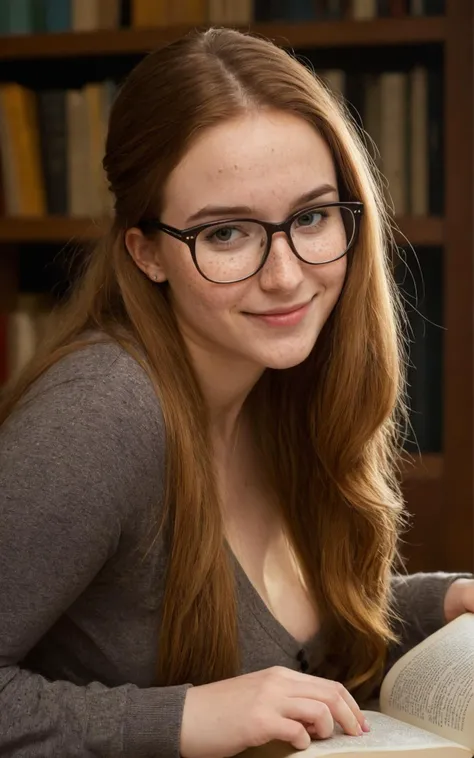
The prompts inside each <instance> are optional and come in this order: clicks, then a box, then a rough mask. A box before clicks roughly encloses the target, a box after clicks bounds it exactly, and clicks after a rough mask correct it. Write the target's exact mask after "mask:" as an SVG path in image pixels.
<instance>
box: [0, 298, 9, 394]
mask: <svg viewBox="0 0 474 758" xmlns="http://www.w3.org/2000/svg"><path fill="white" fill-rule="evenodd" d="M8 375H9V368H8V314H7V313H2V312H0V389H1V387H2V385H4V384H5V383H6V381H7V379H8Z"/></svg>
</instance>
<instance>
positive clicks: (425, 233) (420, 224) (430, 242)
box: [395, 216, 444, 247]
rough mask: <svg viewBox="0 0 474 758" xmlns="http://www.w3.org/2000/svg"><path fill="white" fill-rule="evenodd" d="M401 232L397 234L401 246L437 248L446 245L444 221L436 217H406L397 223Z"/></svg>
mask: <svg viewBox="0 0 474 758" xmlns="http://www.w3.org/2000/svg"><path fill="white" fill-rule="evenodd" d="M397 225H398V226H399V227H400V232H398V231H396V232H395V239H396V241H397V243H398V244H399V245H408V243H409V244H410V245H420V246H421V245H424V246H425V247H435V246H439V245H443V244H444V219H443V218H441V217H436V216H423V217H422V216H420V217H418V216H406V217H404V218H400V219H398V221H397Z"/></svg>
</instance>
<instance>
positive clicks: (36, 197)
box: [2, 83, 46, 216]
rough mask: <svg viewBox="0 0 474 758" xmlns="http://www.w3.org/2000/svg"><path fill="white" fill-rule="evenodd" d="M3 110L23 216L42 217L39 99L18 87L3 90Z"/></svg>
mask: <svg viewBox="0 0 474 758" xmlns="http://www.w3.org/2000/svg"><path fill="white" fill-rule="evenodd" d="M2 98H3V108H4V113H5V116H6V122H7V129H8V133H9V139H10V144H11V148H12V159H13V166H14V171H15V173H16V184H17V187H18V192H19V199H20V213H21V215H27V216H43V215H45V212H46V193H45V190H44V180H43V173H42V170H41V150H40V142H39V126H38V114H37V104H36V97H35V94H34V93H33V92H31V91H30V90H27V89H26V88H25V87H21V86H20V85H18V84H14V83H9V84H5V85H3V87H2Z"/></svg>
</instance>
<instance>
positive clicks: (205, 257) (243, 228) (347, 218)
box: [137, 200, 364, 284]
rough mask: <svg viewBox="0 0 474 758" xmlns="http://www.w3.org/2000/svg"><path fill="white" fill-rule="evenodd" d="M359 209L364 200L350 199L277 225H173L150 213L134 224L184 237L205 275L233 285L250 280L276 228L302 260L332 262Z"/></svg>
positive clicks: (233, 221)
mask: <svg viewBox="0 0 474 758" xmlns="http://www.w3.org/2000/svg"><path fill="white" fill-rule="evenodd" d="M363 209H364V205H363V203H361V202H359V201H356V200H351V201H348V202H334V203H325V204H324V205H313V206H311V207H310V208H305V209H304V210H300V211H297V212H296V213H293V214H292V215H291V216H289V217H288V218H287V219H286V220H285V221H282V222H281V223H279V224H274V223H271V222H270V221H260V220H258V219H254V218H230V219H224V220H222V221H210V222H207V223H206V224H200V225H199V226H191V227H190V228H189V229H176V228H175V227H174V226H168V224H163V223H162V222H161V221H160V220H159V219H156V218H150V219H144V220H143V221H141V222H140V223H139V224H138V225H137V226H138V228H139V229H141V230H142V232H143V233H145V234H146V233H149V232H152V231H155V230H156V231H162V232H165V234H169V235H171V236H172V237H175V238H176V239H178V240H180V241H181V242H184V243H185V244H186V245H187V246H188V248H189V251H190V253H191V256H192V259H193V261H194V265H195V266H196V268H197V270H198V271H199V273H200V274H201V276H203V277H204V279H207V280H208V281H209V282H213V283H215V284H233V283H235V282H241V281H244V280H245V279H249V278H250V277H251V276H254V275H255V274H257V273H258V272H259V271H260V270H261V269H262V268H263V266H264V265H265V262H266V260H267V258H268V256H269V254H270V249H271V245H272V239H273V235H274V234H277V232H283V233H284V234H285V235H286V238H287V240H288V243H289V245H290V248H291V250H292V251H293V253H294V254H295V255H296V257H297V258H298V259H299V260H300V261H302V262H303V263H308V264H310V265H312V266H321V265H323V264H325V263H332V262H333V261H337V260H338V259H339V258H342V257H343V256H344V255H346V254H347V252H348V251H349V250H350V248H351V247H352V245H353V244H354V242H355V240H356V238H357V234H358V231H359V224H360V219H361V216H362V213H363Z"/></svg>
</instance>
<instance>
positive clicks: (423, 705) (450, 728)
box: [380, 613, 474, 752]
mask: <svg viewBox="0 0 474 758" xmlns="http://www.w3.org/2000/svg"><path fill="white" fill-rule="evenodd" d="M380 709H381V711H382V712H383V713H386V714H388V715H390V716H393V717H394V718H396V719H402V720H403V721H406V722H409V723H410V724H414V725H415V726H419V727H422V728H425V729H428V730H430V731H432V732H435V733H437V734H440V735H442V736H444V737H446V738H447V739H450V740H453V741H454V742H458V743H459V744H461V745H465V746H466V747H469V748H470V749H471V750H472V751H473V752H474V614H471V613H467V614H464V615H463V616H460V617H459V618H457V619H455V620H454V621H452V622H451V623H450V624H447V625H446V626H444V627H443V628H442V629H439V630H438V631H437V632H435V634H432V635H431V636H430V637H428V638H427V639H426V640H424V641H423V642H421V643H420V644H419V645H417V646H416V647H414V648H413V650H411V651H410V652H409V653H407V654H406V655H404V656H403V658H400V660H399V661H397V663H396V664H395V665H394V666H393V668H392V669H391V670H390V671H389V672H388V674H387V676H386V677H385V679H384V682H383V684H382V689H381V693H380Z"/></svg>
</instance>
